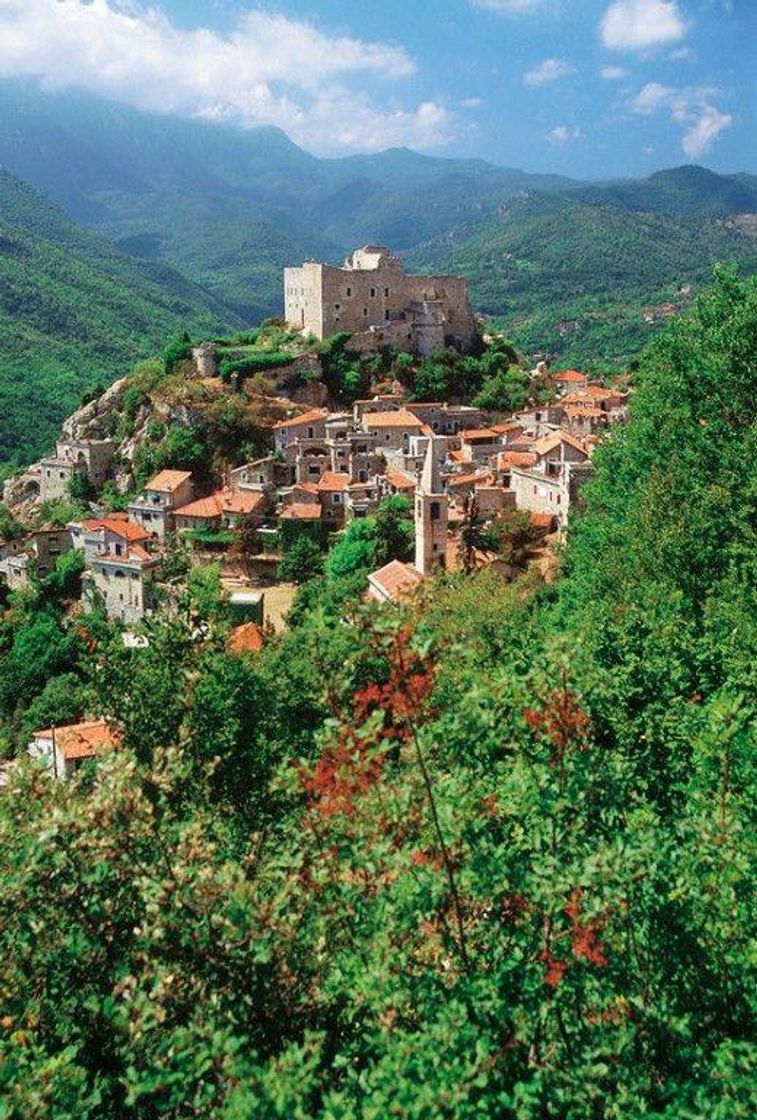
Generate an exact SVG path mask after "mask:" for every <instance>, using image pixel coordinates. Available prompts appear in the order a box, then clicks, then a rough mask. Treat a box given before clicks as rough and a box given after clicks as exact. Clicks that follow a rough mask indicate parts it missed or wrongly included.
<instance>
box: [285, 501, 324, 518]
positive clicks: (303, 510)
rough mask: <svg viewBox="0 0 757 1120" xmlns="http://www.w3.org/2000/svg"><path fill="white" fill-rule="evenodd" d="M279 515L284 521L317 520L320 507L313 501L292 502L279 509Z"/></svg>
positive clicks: (319, 514)
mask: <svg viewBox="0 0 757 1120" xmlns="http://www.w3.org/2000/svg"><path fill="white" fill-rule="evenodd" d="M281 517H282V520H285V521H319V520H320V518H321V507H320V506H319V505H317V504H316V503H315V502H292V504H291V505H290V506H287V507H286V509H283V510H282V511H281Z"/></svg>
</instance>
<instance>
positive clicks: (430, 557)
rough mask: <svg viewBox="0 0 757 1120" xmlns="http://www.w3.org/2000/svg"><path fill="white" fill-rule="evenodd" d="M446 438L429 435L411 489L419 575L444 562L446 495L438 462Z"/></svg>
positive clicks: (447, 508)
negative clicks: (420, 468) (415, 486)
mask: <svg viewBox="0 0 757 1120" xmlns="http://www.w3.org/2000/svg"><path fill="white" fill-rule="evenodd" d="M446 448H447V445H446V442H445V440H444V439H440V438H439V437H438V436H432V437H431V438H430V439H429V443H428V450H427V451H426V461H425V463H424V464H423V473H422V474H421V478H420V482H419V483H418V489H417V490H416V492H415V567H416V568H417V570H418V571H419V572H420V574H421V575H422V576H429V575H432V574H433V573H434V572H435V571H436V570H437V569H438V568H443V567H445V566H446V563H447V524H448V519H449V497H448V496H447V494H446V493H445V491H444V484H443V482H442V472H441V464H442V461H443V459H444V456H445V454H446Z"/></svg>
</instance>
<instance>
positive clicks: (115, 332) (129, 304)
mask: <svg viewBox="0 0 757 1120" xmlns="http://www.w3.org/2000/svg"><path fill="white" fill-rule="evenodd" d="M240 321H241V320H239V319H238V318H237V316H236V315H235V314H234V313H233V312H232V311H231V310H229V309H228V307H226V306H225V305H224V304H222V303H221V302H220V301H218V300H216V299H215V298H214V297H213V296H212V295H211V294H210V293H208V292H205V291H203V290H202V289H201V288H199V287H197V286H196V285H195V284H192V283H191V282H189V281H187V280H185V279H184V278H183V277H181V276H179V275H177V274H176V273H175V272H172V271H171V270H170V269H168V268H166V267H165V266H163V265H155V264H151V263H149V262H142V261H136V260H134V259H133V258H131V257H128V256H126V255H124V254H123V253H120V252H118V251H117V250H116V249H114V248H113V247H112V246H111V245H109V244H108V243H107V242H106V241H104V240H103V239H102V238H100V237H98V236H96V235H94V234H92V233H90V232H89V231H87V230H82V229H79V228H78V227H77V226H75V225H74V224H73V223H72V222H71V221H70V220H69V219H68V218H67V217H66V216H65V214H64V213H63V212H62V211H61V210H59V209H58V208H57V207H56V206H54V205H53V204H52V203H50V202H49V201H48V200H47V199H45V198H44V197H43V196H42V195H40V194H38V193H37V192H36V191H34V190H32V189H31V188H30V187H29V186H27V185H26V184H25V183H22V182H20V181H19V180H18V179H16V178H14V177H13V176H11V175H9V174H8V173H7V172H2V171H0V338H1V339H2V343H1V344H0V460H4V459H8V458H11V457H13V456H18V457H20V458H22V459H25V458H28V457H30V456H32V455H34V454H37V453H39V452H40V451H42V450H43V449H44V448H45V447H47V446H48V445H49V441H50V439H51V437H52V435H53V434H54V431H55V427H56V425H57V423H58V422H59V420H60V419H61V417H62V416H64V415H66V413H67V412H68V411H70V410H71V409H72V408H73V407H75V406H76V404H77V403H78V401H79V399H80V396H81V394H82V391H84V390H86V389H90V388H92V387H93V386H94V385H96V384H97V383H99V382H108V381H109V380H112V379H113V378H114V377H116V376H117V375H118V374H119V373H121V372H123V371H124V370H126V369H127V368H128V367H129V366H130V365H132V364H133V362H134V360H135V359H136V358H139V357H143V356H147V355H148V354H150V353H152V352H154V351H155V350H157V349H160V348H161V347H162V346H163V345H164V343H165V340H166V338H167V337H168V336H170V335H171V334H174V333H175V332H176V331H178V330H180V329H183V328H185V327H186V328H188V329H189V330H191V331H195V332H198V333H202V332H211V331H215V330H218V329H221V328H224V327H228V326H229V325H239V323H240Z"/></svg>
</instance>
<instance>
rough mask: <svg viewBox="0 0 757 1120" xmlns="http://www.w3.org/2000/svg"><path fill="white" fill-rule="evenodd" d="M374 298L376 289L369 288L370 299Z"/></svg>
mask: <svg viewBox="0 0 757 1120" xmlns="http://www.w3.org/2000/svg"><path fill="white" fill-rule="evenodd" d="M375 298H376V289H375V288H371V299H375Z"/></svg>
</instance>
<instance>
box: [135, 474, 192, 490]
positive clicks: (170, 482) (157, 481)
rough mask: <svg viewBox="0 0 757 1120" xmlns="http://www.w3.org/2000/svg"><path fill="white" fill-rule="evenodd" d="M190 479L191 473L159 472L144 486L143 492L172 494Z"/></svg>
mask: <svg viewBox="0 0 757 1120" xmlns="http://www.w3.org/2000/svg"><path fill="white" fill-rule="evenodd" d="M191 477H192V472H191V471H159V472H158V473H157V474H156V475H154V476H153V477H152V478H151V479H150V481H149V482H148V483H147V485H146V486H145V490H158V491H159V492H160V493H161V494H172V493H173V492H174V490H178V488H179V487H180V486H181V484H182V483H183V482H186V481H187V479H189V478H191Z"/></svg>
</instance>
